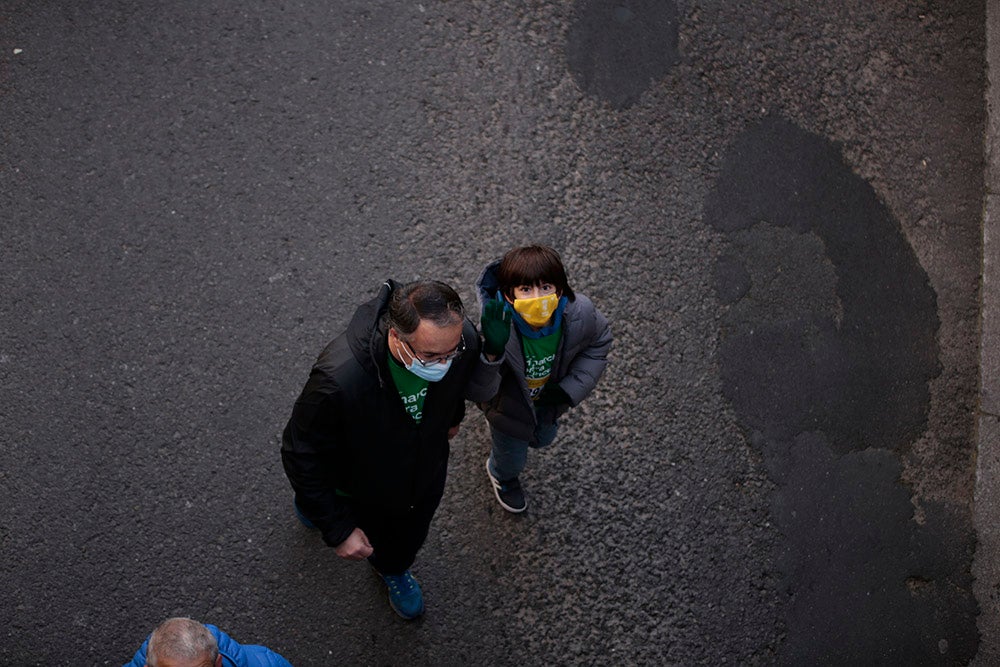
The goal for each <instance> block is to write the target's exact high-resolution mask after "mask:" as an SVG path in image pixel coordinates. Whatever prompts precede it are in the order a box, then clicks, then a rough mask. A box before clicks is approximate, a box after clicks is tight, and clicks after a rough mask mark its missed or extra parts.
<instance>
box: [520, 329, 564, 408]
mask: <svg viewBox="0 0 1000 667" xmlns="http://www.w3.org/2000/svg"><path fill="white" fill-rule="evenodd" d="M561 333H562V330H561V329H559V330H556V331H555V332H553V333H550V334H549V335H548V336H542V337H541V338H528V337H527V336H524V337H522V338H521V348H522V349H523V350H524V377H525V379H526V380H527V381H528V395H529V396H531V400H535V399H536V398H538V394H540V393H541V392H542V387H544V386H545V383H546V382H548V380H549V376H550V375H551V374H552V362H553V361H555V358H556V350H557V349H558V348H559V336H560V334H561Z"/></svg>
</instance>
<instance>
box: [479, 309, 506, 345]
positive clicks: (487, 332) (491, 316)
mask: <svg viewBox="0 0 1000 667" xmlns="http://www.w3.org/2000/svg"><path fill="white" fill-rule="evenodd" d="M510 321H511V314H510V311H509V310H507V309H506V308H504V305H503V303H502V302H500V301H496V300H490V301H487V302H486V303H485V304H483V316H482V317H481V318H480V320H479V322H480V324H482V329H483V353H484V354H488V355H491V356H494V357H499V356H501V355H502V354H503V350H504V348H505V347H507V340H508V339H509V338H510Z"/></svg>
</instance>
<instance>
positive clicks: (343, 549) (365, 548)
mask: <svg viewBox="0 0 1000 667" xmlns="http://www.w3.org/2000/svg"><path fill="white" fill-rule="evenodd" d="M334 551H336V552H337V555H338V556H340V557H341V558H346V559H347V560H364V559H366V558H368V557H369V556H371V555H372V551H374V549H372V545H371V544H369V543H368V536H367V535H365V531H363V530H361V529H360V528H355V529H354V530H353V531H351V534H350V535H348V536H347V539H346V540H344V541H343V542H341V543H340V544H338V545H337V547H336V549H334Z"/></svg>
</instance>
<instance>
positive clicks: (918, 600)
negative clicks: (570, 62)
mask: <svg viewBox="0 0 1000 667" xmlns="http://www.w3.org/2000/svg"><path fill="white" fill-rule="evenodd" d="M705 217H706V220H707V222H708V223H709V224H710V225H711V226H712V227H713V228H715V229H716V230H718V231H719V232H722V233H724V234H725V236H726V239H727V241H728V245H729V248H728V250H727V252H726V254H724V255H723V256H722V257H720V258H719V260H718V261H717V264H716V267H715V271H714V274H713V278H714V281H715V287H716V292H717V294H718V296H719V299H720V301H721V302H722V303H723V304H725V305H726V308H727V309H726V313H725V315H724V316H723V319H722V326H721V331H720V344H719V355H720V364H721V374H722V381H723V393H724V395H725V396H726V398H727V399H728V400H729V401H731V403H732V405H733V407H734V409H735V411H736V414H737V418H738V420H739V422H740V424H741V426H742V427H743V428H744V429H745V430H746V431H747V432H748V433H749V434H751V437H750V440H751V444H752V445H753V446H754V447H755V449H757V450H758V451H759V452H760V454H761V455H762V457H763V461H764V465H765V466H766V468H767V470H768V472H769V474H770V476H771V478H772V479H773V480H774V482H775V484H776V485H777V490H776V491H775V493H774V495H773V497H772V502H771V511H772V516H773V519H774V523H775V526H776V528H777V529H778V531H779V532H780V533H781V535H782V542H781V547H780V549H779V553H778V554H776V556H775V567H776V568H777V569H778V571H779V572H780V573H781V582H782V583H781V588H780V593H781V594H783V599H782V603H783V604H784V606H785V619H786V624H787V638H786V641H785V643H784V645H783V646H782V649H781V652H780V654H779V655H780V657H781V662H782V663H783V664H815V663H817V662H819V663H823V662H826V661H829V660H831V659H833V658H837V659H839V660H844V661H846V662H847V663H851V662H857V663H859V664H860V663H871V662H873V661H874V662H886V661H888V662H891V663H893V664H928V661H929V660H930V661H932V662H933V661H939V660H941V659H942V658H943V659H945V660H946V662H948V663H949V664H959V663H963V661H964V662H967V661H968V660H969V659H971V657H972V656H973V655H975V651H976V646H977V642H978V634H977V630H976V624H975V617H976V613H977V607H976V603H975V600H974V599H973V597H972V592H971V587H970V586H971V575H970V574H969V572H970V567H971V561H972V554H973V548H974V543H973V537H972V536H973V531H972V526H971V524H970V522H969V519H968V518H967V517H965V516H964V515H961V514H960V513H957V512H953V511H951V510H949V509H948V508H947V507H944V506H941V505H936V504H931V503H924V504H922V507H921V509H922V511H923V519H924V520H923V522H922V523H918V522H917V521H916V520H915V519H914V506H913V504H912V503H911V500H910V498H911V490H910V489H909V488H908V487H906V486H905V485H904V484H903V483H902V482H901V480H900V476H901V472H902V464H901V462H900V456H902V455H905V454H906V453H907V452H908V451H909V450H910V448H911V447H912V446H913V444H914V442H915V441H916V440H917V439H918V438H919V437H920V436H921V435H922V434H923V432H924V431H925V430H926V428H927V416H928V411H929V404H930V388H929V383H930V381H931V380H932V379H933V378H934V377H936V376H937V375H938V374H939V373H940V365H939V362H938V351H939V350H938V343H937V330H938V325H939V320H938V314H937V304H936V296H935V294H934V291H933V289H932V288H931V286H930V283H929V280H928V277H927V274H926V273H925V272H924V270H923V268H922V267H921V266H920V263H919V261H918V260H917V257H916V255H915V254H914V252H913V250H912V248H911V247H910V245H909V243H908V242H907V240H906V237H905V236H904V234H903V232H902V229H901V227H900V225H899V223H898V222H897V221H896V220H895V219H893V217H892V216H891V214H890V213H889V211H888V210H887V209H886V207H885V205H884V204H883V203H882V202H881V201H880V200H879V198H878V197H877V195H876V193H875V191H874V190H873V189H872V188H871V186H870V185H869V184H867V183H866V182H865V181H864V180H863V179H861V178H860V177H859V176H857V175H856V174H854V173H853V172H852V171H851V169H850V168H849V167H848V166H847V165H846V164H845V163H844V160H843V158H842V156H841V154H840V151H839V149H838V148H837V146H836V145H834V144H832V143H831V142H829V141H827V140H826V139H824V138H823V137H819V136H817V135H815V134H812V133H809V132H806V131H804V130H802V129H800V128H798V127H796V126H795V125H793V124H791V123H789V122H786V121H785V120H783V119H779V118H774V117H772V118H767V119H764V120H762V121H761V122H760V123H758V124H757V125H755V126H753V127H751V128H749V129H748V130H746V131H745V132H744V133H743V134H742V135H741V136H740V137H738V138H737V139H736V141H734V143H733V144H732V145H731V146H730V148H729V149H728V151H727V153H726V155H725V158H724V161H723V164H722V168H721V173H720V175H719V179H718V181H717V184H716V187H715V188H714V189H713V191H712V192H711V193H710V195H709V197H708V199H707V201H706V206H705ZM937 545H946V546H937ZM963 664H964V663H963Z"/></svg>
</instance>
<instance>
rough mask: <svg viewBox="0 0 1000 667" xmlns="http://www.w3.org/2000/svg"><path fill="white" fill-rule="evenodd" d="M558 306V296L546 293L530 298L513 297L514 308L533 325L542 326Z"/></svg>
mask: <svg viewBox="0 0 1000 667" xmlns="http://www.w3.org/2000/svg"><path fill="white" fill-rule="evenodd" d="M558 306H559V296H558V295H556V294H546V295H545V296H536V297H533V298H531V299H514V310H515V311H517V314H518V315H520V316H521V317H523V318H524V321H525V322H527V323H528V324H530V325H531V326H533V327H544V326H545V325H546V324H548V323H549V319H551V318H552V315H554V314H555V312H556V308H557V307H558Z"/></svg>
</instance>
